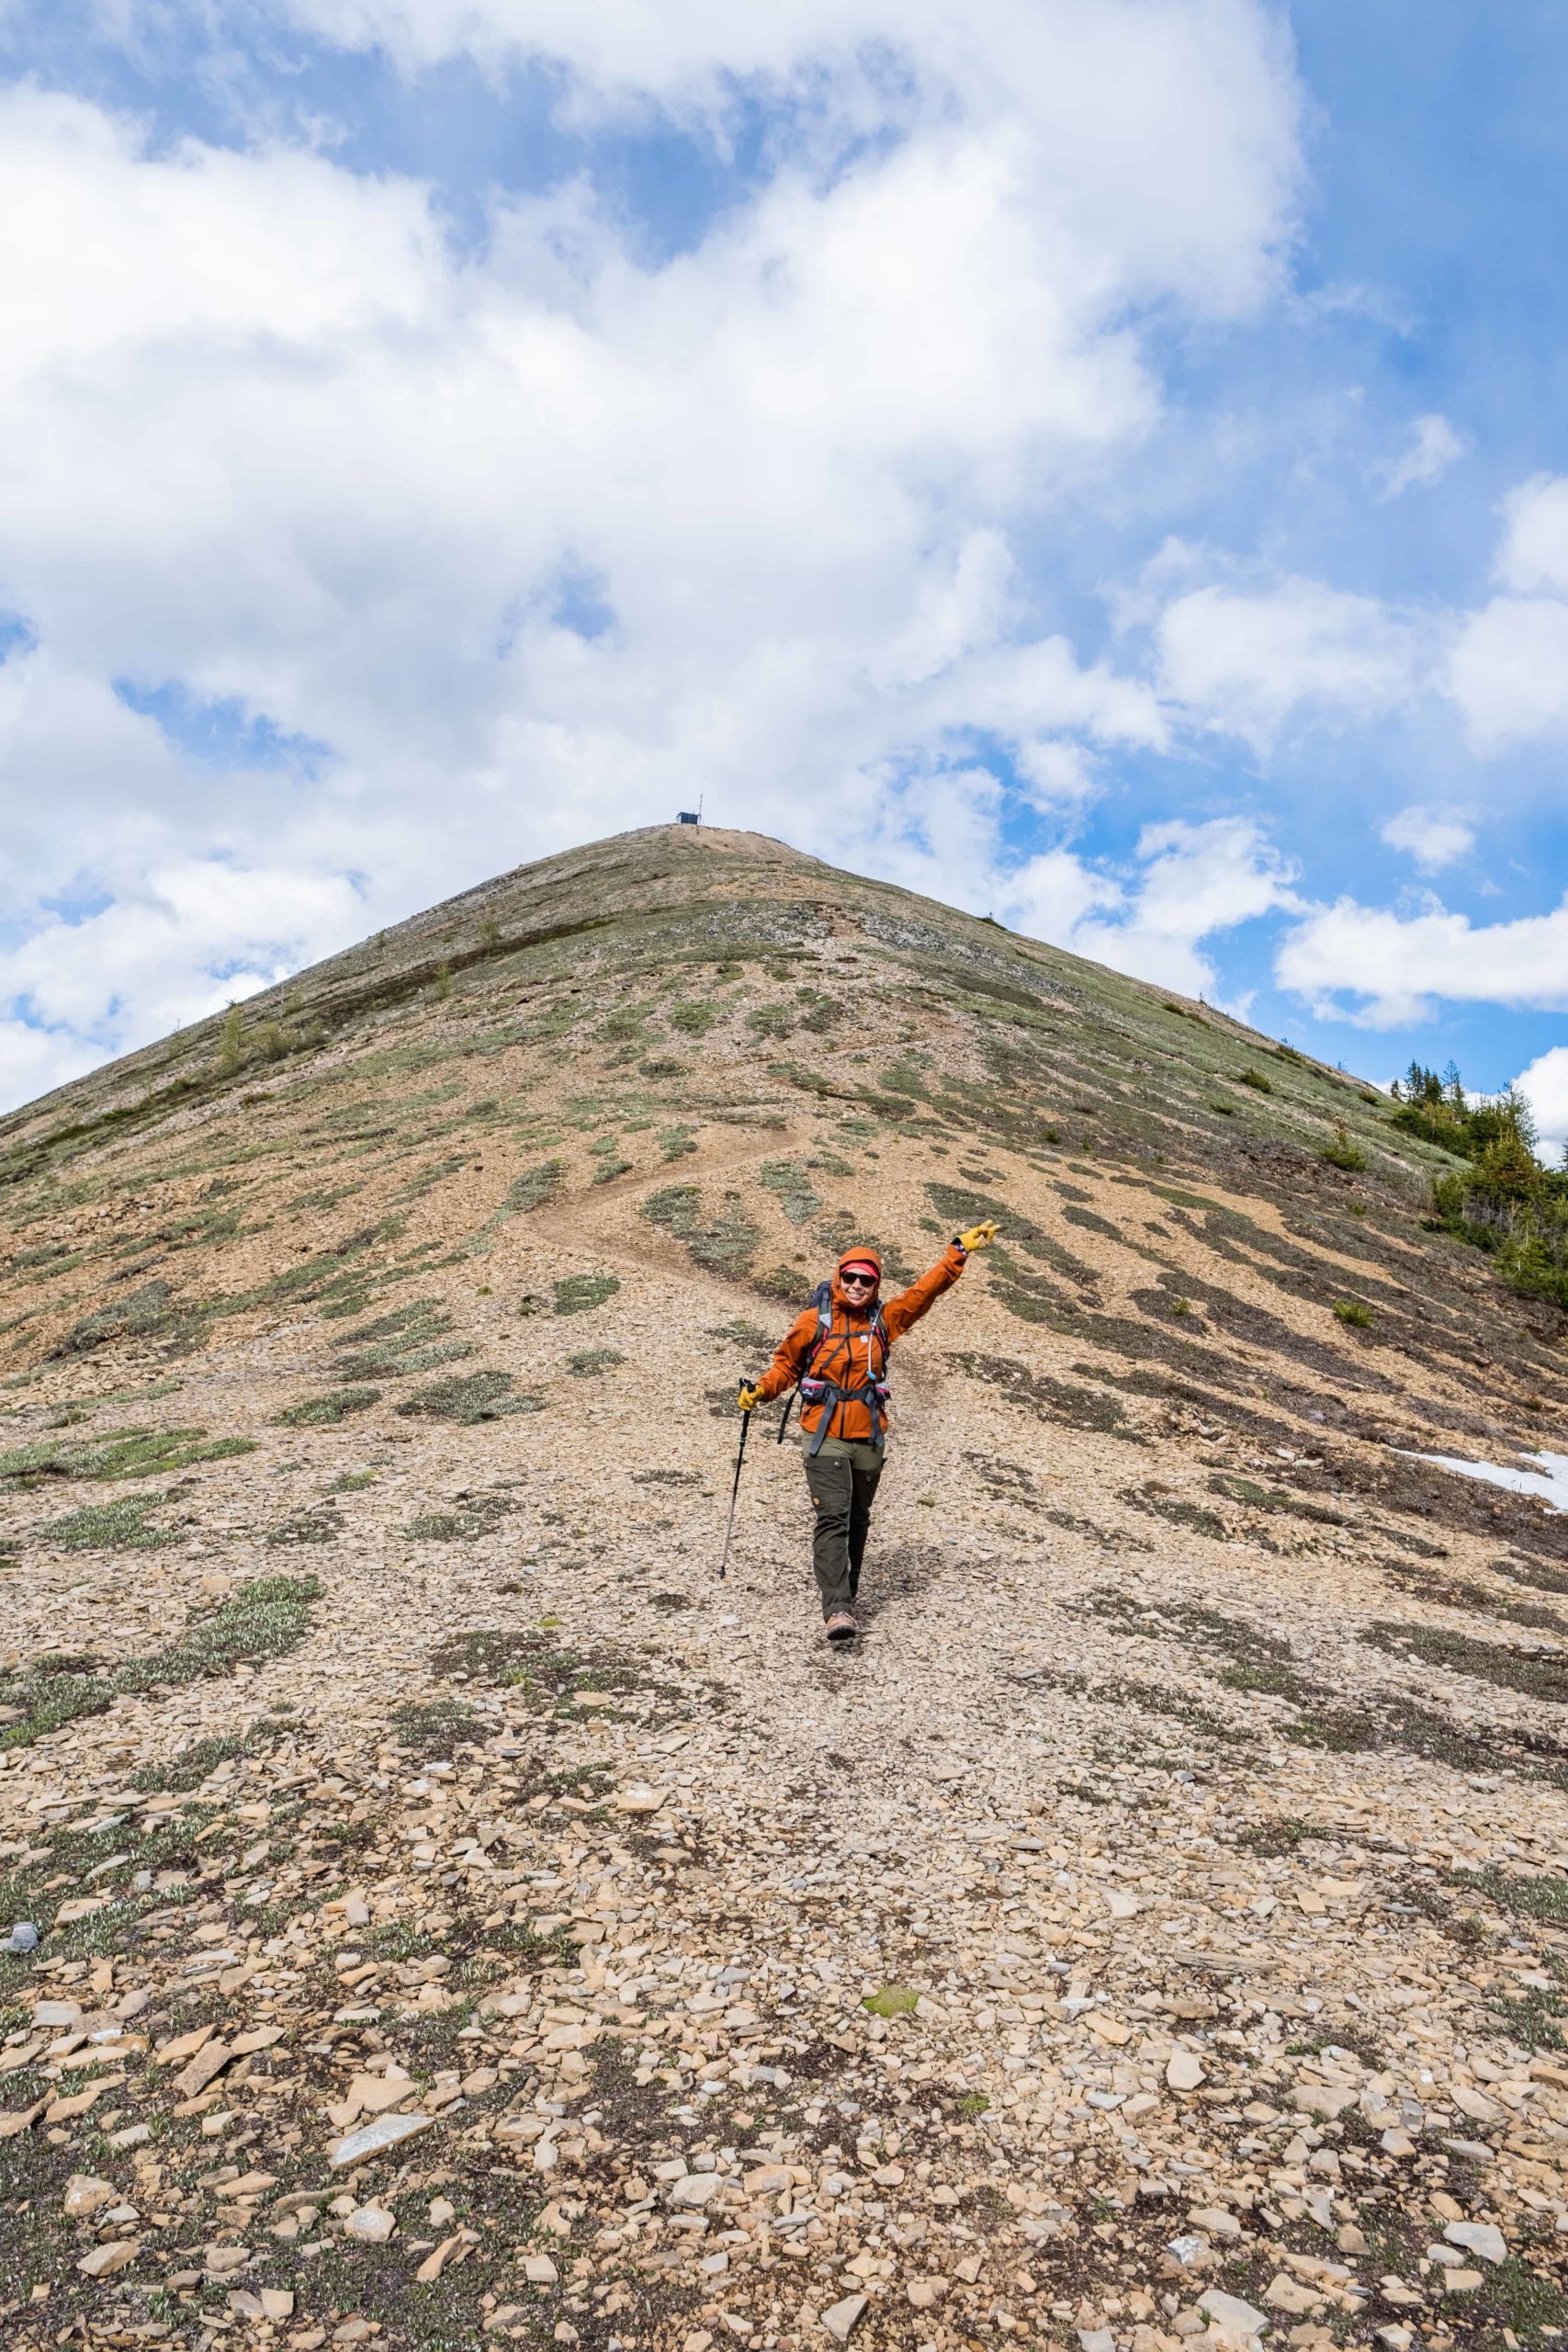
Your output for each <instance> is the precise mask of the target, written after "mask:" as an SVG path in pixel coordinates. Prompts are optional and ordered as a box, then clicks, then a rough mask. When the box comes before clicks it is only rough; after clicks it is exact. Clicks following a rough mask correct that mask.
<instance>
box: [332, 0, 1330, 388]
mask: <svg viewBox="0 0 1568 2352" xmlns="http://www.w3.org/2000/svg"><path fill="white" fill-rule="evenodd" d="M286 6H288V13H289V14H291V15H292V16H293V17H294V18H295V19H296V21H297V22H299V23H301V24H304V25H308V26H309V27H310V28H311V29H312V30H314V31H316V32H317V33H320V34H322V35H324V36H325V37H326V38H327V39H329V40H333V41H336V42H339V43H341V44H342V45H344V47H349V48H360V49H369V48H377V47H385V48H386V49H388V50H389V51H390V52H391V54H392V55H393V56H394V57H396V58H397V59H398V60H399V61H400V62H401V63H402V64H404V65H405V67H409V68H417V67H420V66H423V65H428V64H431V63H433V62H436V61H438V60H440V59H443V58H449V57H453V56H457V55H459V54H463V53H465V52H466V53H468V54H470V55H476V56H479V57H481V58H485V57H489V58H493V59H497V60H500V59H504V58H518V57H525V58H533V59H538V60H544V61H547V62H549V63H550V64H551V65H552V66H553V67H555V68H557V69H558V70H561V71H563V72H564V74H565V76H566V88H567V92H568V94H569V103H575V106H576V107H577V109H578V111H579V113H580V114H586V115H588V116H590V117H592V114H593V113H594V111H595V110H597V109H603V108H615V107H622V108H625V107H632V108H640V107H647V106H649V105H650V104H653V105H658V106H660V107H667V108H670V109H672V110H675V111H677V112H681V111H685V112H686V113H687V114H689V115H697V116H701V115H704V114H705V115H707V116H709V117H711V118H713V119H716V120H717V121H720V122H722V120H723V119H724V117H725V116H726V115H727V114H728V111H729V108H730V107H731V106H732V104H733V101H734V96H735V93H736V88H737V85H753V88H752V95H755V94H756V85H761V89H762V90H763V91H764V92H766V91H769V90H771V91H773V92H774V93H783V94H786V95H787V96H788V99H789V101H790V103H791V105H792V106H793V107H795V108H796V109H804V110H805V111H806V113H807V117H808V118H810V117H811V116H817V117H827V118H829V119H837V120H838V121H839V122H840V123H841V124H842V125H843V127H844V128H845V129H846V130H849V131H850V132H851V133H852V135H854V136H857V137H863V136H864V135H866V134H867V133H868V132H874V131H875V130H879V129H882V128H884V127H886V125H888V124H893V125H896V126H897V127H898V128H899V129H900V130H909V129H911V128H913V129H915V130H921V129H926V128H930V127H931V126H932V125H936V124H940V123H942V122H944V121H948V120H952V119H963V120H965V121H969V122H974V123H986V124H988V125H990V126H992V127H993V134H996V133H999V134H1000V135H1001V137H1002V138H1003V139H1004V140H1005V141H1007V143H1009V144H1010V145H1011V146H1012V148H1013V149H1014V152H1015V156H1016V157H1019V158H1021V159H1022V160H1023V161H1024V163H1025V164H1026V168H1027V170H1028V173H1029V175H1030V177H1031V180H1032V186H1033V190H1034V201H1035V204H1036V205H1037V207H1038V218H1039V220H1040V223H1041V227H1042V230H1043V233H1044V235H1045V236H1046V237H1047V238H1048V239H1049V240H1051V241H1052V242H1054V243H1058V244H1059V245H1060V246H1061V248H1062V251H1063V253H1064V254H1070V253H1071V252H1072V251H1073V250H1074V249H1075V248H1076V249H1077V250H1079V251H1081V252H1082V253H1083V254H1085V255H1086V256H1089V257H1091V258H1090V266H1091V268H1092V270H1093V271H1094V274H1095V275H1096V277H1098V278H1100V281H1101V282H1102V284H1104V285H1105V286H1106V287H1107V288H1108V287H1109V284H1110V280H1111V278H1112V277H1116V278H1119V279H1120V280H1121V283H1122V288H1123V291H1124V292H1125V293H1128V294H1131V295H1134V296H1136V295H1137V294H1139V293H1140V292H1142V291H1147V290H1156V291H1158V292H1159V293H1161V294H1172V293H1174V294H1176V295H1178V296H1179V298H1180V299H1181V300H1183V301H1186V302H1191V303H1194V304H1198V305H1201V306H1202V307H1204V308H1212V309H1214V310H1216V311H1219V312H1221V313H1224V312H1228V311H1233V310H1235V308H1237V307H1238V306H1240V307H1245V306H1246V305H1247V304H1249V303H1251V302H1253V301H1255V300H1257V299H1258V297H1259V295H1260V294H1261V293H1262V292H1264V291H1265V290H1266V289H1267V288H1269V286H1270V285H1271V284H1272V283H1273V282H1274V277H1275V261H1276V254H1277V249H1278V241H1279V239H1280V232H1281V228H1282V225H1283V224H1284V222H1285V221H1286V220H1287V217H1288V215H1289V213H1290V211H1291V209H1292V205H1293V202H1294V198H1295V192H1296V188H1297V185H1298V179H1299V174H1300V153H1299V144H1298V121H1297V107H1296V102H1295V93H1294V88H1293V81H1292V58H1291V54H1290V48H1289V41H1288V37H1287V35H1286V34H1285V32H1284V31H1283V29H1282V28H1281V27H1280V24H1279V23H1278V21H1277V20H1276V18H1275V17H1274V16H1273V14H1272V13H1271V11H1269V9H1268V8H1266V7H1263V6H1258V5H1257V0H990V5H989V6H987V7H985V8H975V7H972V6H968V5H966V0H770V5H768V6H761V7H759V6H753V7H743V8H742V7H736V6H734V5H733V0H599V5H595V6H592V7H584V6H581V0H286ZM987 143H988V144H990V143H994V141H987ZM922 259H923V256H922V254H921V252H920V248H919V243H918V242H917V241H916V240H913V239H911V241H910V242H909V243H908V248H907V251H906V254H905V256H904V263H903V266H904V267H906V268H907V269H908V270H909V271H910V272H911V273H914V274H918V273H919V270H920V267H921V265H922ZM928 356H929V357H930V358H931V359H932V360H935V359H936V358H937V357H938V351H937V350H936V349H933V350H932V351H931V353H930V354H928Z"/></svg>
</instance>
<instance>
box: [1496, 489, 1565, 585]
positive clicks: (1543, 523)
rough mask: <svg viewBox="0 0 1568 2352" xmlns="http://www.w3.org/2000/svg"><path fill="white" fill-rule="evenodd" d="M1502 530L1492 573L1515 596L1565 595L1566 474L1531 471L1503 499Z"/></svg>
mask: <svg viewBox="0 0 1568 2352" xmlns="http://www.w3.org/2000/svg"><path fill="white" fill-rule="evenodd" d="M1503 515H1504V520H1505V524H1506V529H1505V533H1504V538H1503V546H1502V550H1501V552H1500V554H1499V556H1498V560H1497V572H1498V577H1499V578H1500V579H1501V581H1502V582H1503V585H1504V586H1505V587H1506V588H1510V589H1512V590H1513V592H1514V594H1516V595H1521V596H1528V595H1530V594H1534V593H1535V592H1536V591H1538V590H1545V591H1548V592H1555V593H1556V594H1559V595H1564V596H1568V476H1564V475H1562V474H1557V475H1552V474H1537V475H1536V476H1535V478H1534V479H1533V481H1526V482H1521V483H1520V484H1519V486H1518V488H1517V490H1515V491H1512V492H1509V494H1508V496H1507V497H1506V499H1505V500H1504V502H1503Z"/></svg>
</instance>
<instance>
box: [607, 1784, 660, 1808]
mask: <svg viewBox="0 0 1568 2352" xmlns="http://www.w3.org/2000/svg"><path fill="white" fill-rule="evenodd" d="M669 1793H670V1792H669V1790H668V1789H647V1788H631V1789H617V1790H616V1791H615V1811H616V1812H617V1813H658V1812H660V1810H661V1809H662V1807H663V1804H664V1802H665V1799H666V1798H667V1797H668V1795H669Z"/></svg>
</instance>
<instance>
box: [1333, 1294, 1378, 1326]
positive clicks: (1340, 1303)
mask: <svg viewBox="0 0 1568 2352" xmlns="http://www.w3.org/2000/svg"><path fill="white" fill-rule="evenodd" d="M1334 1312H1335V1313H1336V1315H1337V1316H1338V1317H1339V1320H1340V1321H1341V1323H1348V1324H1349V1325H1350V1326H1351V1328H1352V1329H1354V1330H1357V1331H1369V1330H1371V1323H1372V1310H1371V1307H1370V1306H1367V1304H1366V1302H1365V1301H1364V1300H1363V1299H1359V1298H1337V1299H1336V1300H1335V1302H1334Z"/></svg>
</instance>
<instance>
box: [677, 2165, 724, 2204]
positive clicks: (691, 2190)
mask: <svg viewBox="0 0 1568 2352" xmlns="http://www.w3.org/2000/svg"><path fill="white" fill-rule="evenodd" d="M723 2187H724V2176H723V2175H722V2173H716V2172H689V2173H686V2174H685V2175H684V2176H683V2177H682V2178H681V2179H680V2180H672V2181H671V2184H670V2202H671V2205H674V2206H677V2207H680V2208H681V2209H682V2210H683V2211H692V2212H694V2211H697V2210H698V2209H699V2208H700V2207H702V2206H704V2205H706V2204H707V2203H708V2202H709V2201H710V2200H711V2199H713V2198H715V2197H716V2196H717V2195H718V2192H719V2190H720V2189H721V2188H723Z"/></svg>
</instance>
